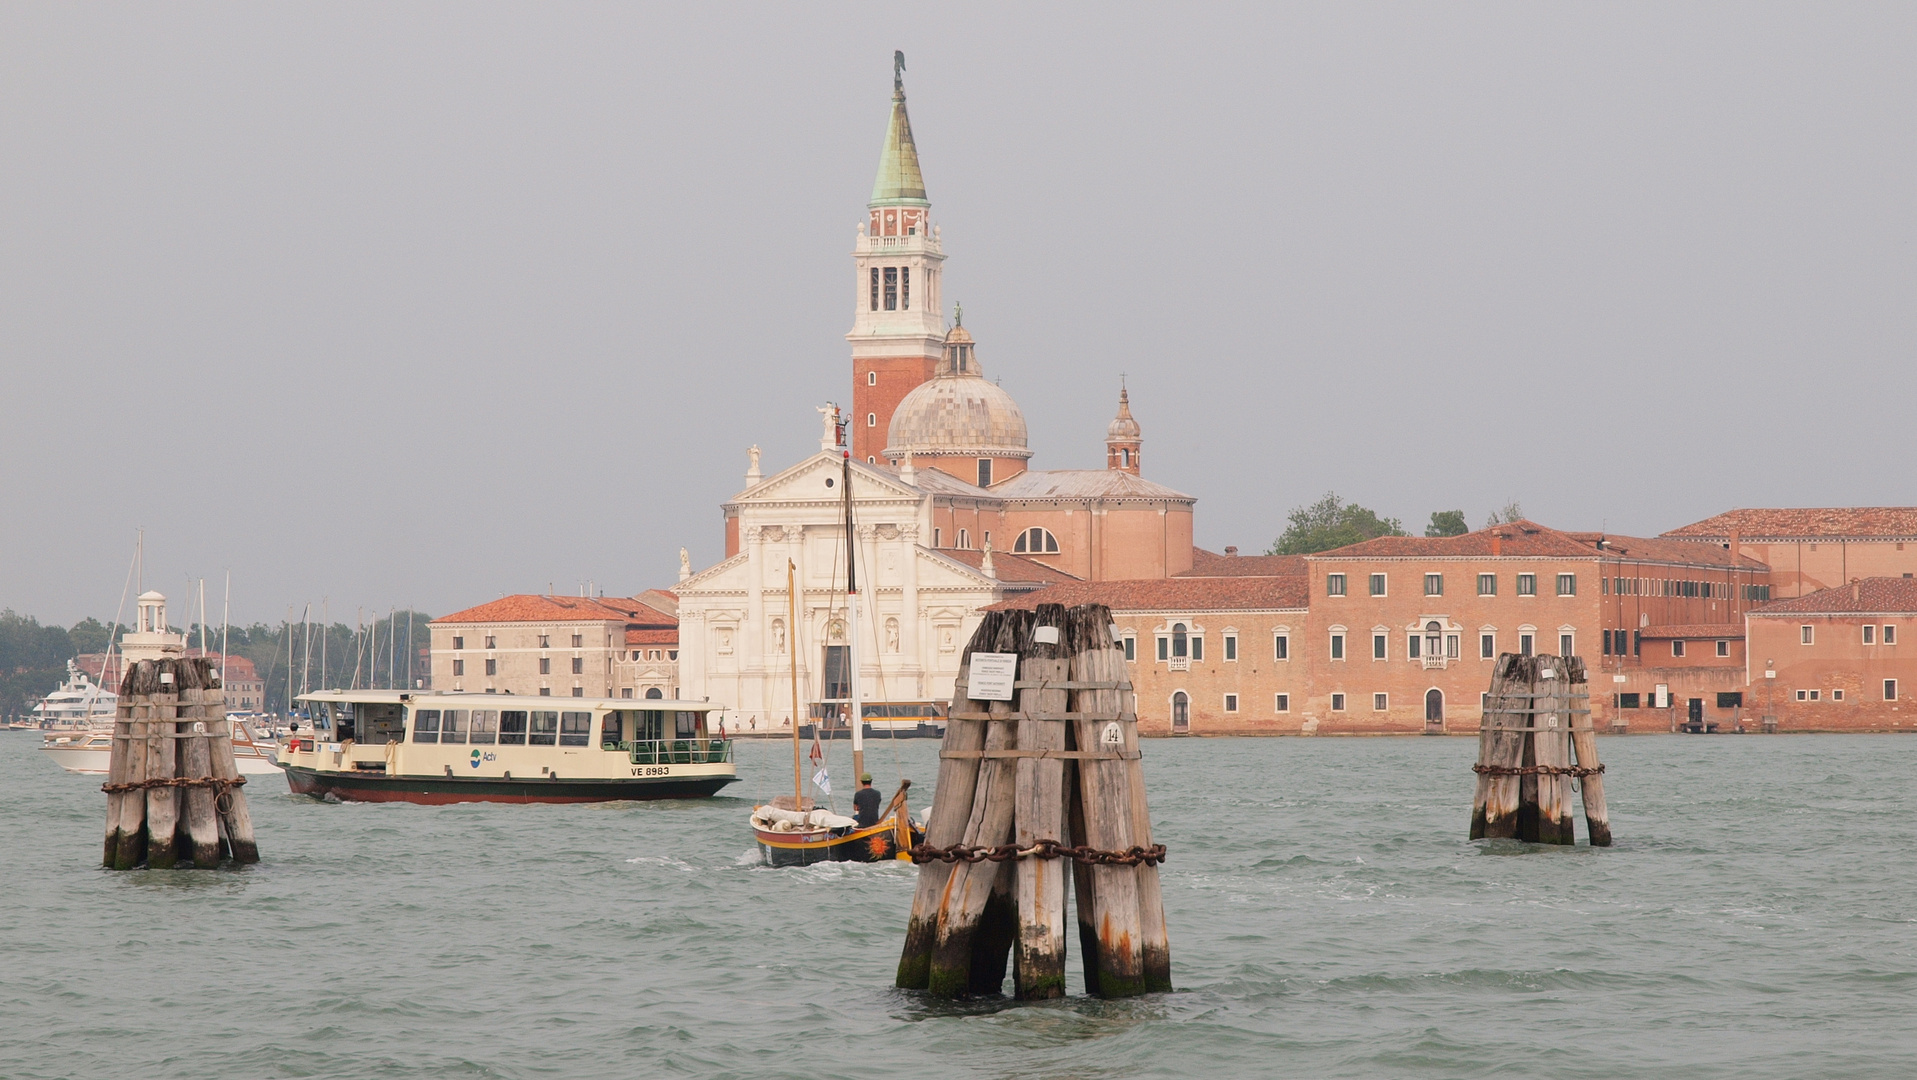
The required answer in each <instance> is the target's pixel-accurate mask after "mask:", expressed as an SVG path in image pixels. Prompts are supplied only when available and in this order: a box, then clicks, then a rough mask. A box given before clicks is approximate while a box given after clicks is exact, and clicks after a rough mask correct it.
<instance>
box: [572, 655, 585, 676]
mask: <svg viewBox="0 0 1917 1080" xmlns="http://www.w3.org/2000/svg"><path fill="white" fill-rule="evenodd" d="M572 673H573V674H574V675H584V674H585V673H586V658H585V657H583V656H575V657H573V658H572Z"/></svg>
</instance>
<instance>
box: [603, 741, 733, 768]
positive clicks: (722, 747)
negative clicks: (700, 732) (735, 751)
mask: <svg viewBox="0 0 1917 1080" xmlns="http://www.w3.org/2000/svg"><path fill="white" fill-rule="evenodd" d="M603 748H604V749H607V750H623V751H625V752H626V753H627V755H628V756H630V757H631V758H632V763H633V764H634V765H717V764H720V763H722V762H727V761H731V760H732V740H730V739H651V740H641V741H639V742H622V743H618V744H616V745H615V744H613V743H607V744H605V745H604V747H603Z"/></svg>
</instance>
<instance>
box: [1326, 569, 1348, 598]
mask: <svg viewBox="0 0 1917 1080" xmlns="http://www.w3.org/2000/svg"><path fill="white" fill-rule="evenodd" d="M1344 594H1345V576H1344V575H1343V574H1326V575H1325V595H1326V596H1343V595H1344Z"/></svg>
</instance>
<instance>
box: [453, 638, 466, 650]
mask: <svg viewBox="0 0 1917 1080" xmlns="http://www.w3.org/2000/svg"><path fill="white" fill-rule="evenodd" d="M465 647H466V639H465V638H463V637H454V638H453V648H455V649H463V648H465Z"/></svg>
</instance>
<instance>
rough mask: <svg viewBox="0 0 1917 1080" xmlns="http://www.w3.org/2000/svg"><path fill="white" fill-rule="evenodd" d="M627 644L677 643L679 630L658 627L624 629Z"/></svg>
mask: <svg viewBox="0 0 1917 1080" xmlns="http://www.w3.org/2000/svg"><path fill="white" fill-rule="evenodd" d="M626 644H628V645H677V644H679V631H678V630H676V629H674V630H659V629H643V630H640V629H633V630H627V631H626Z"/></svg>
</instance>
